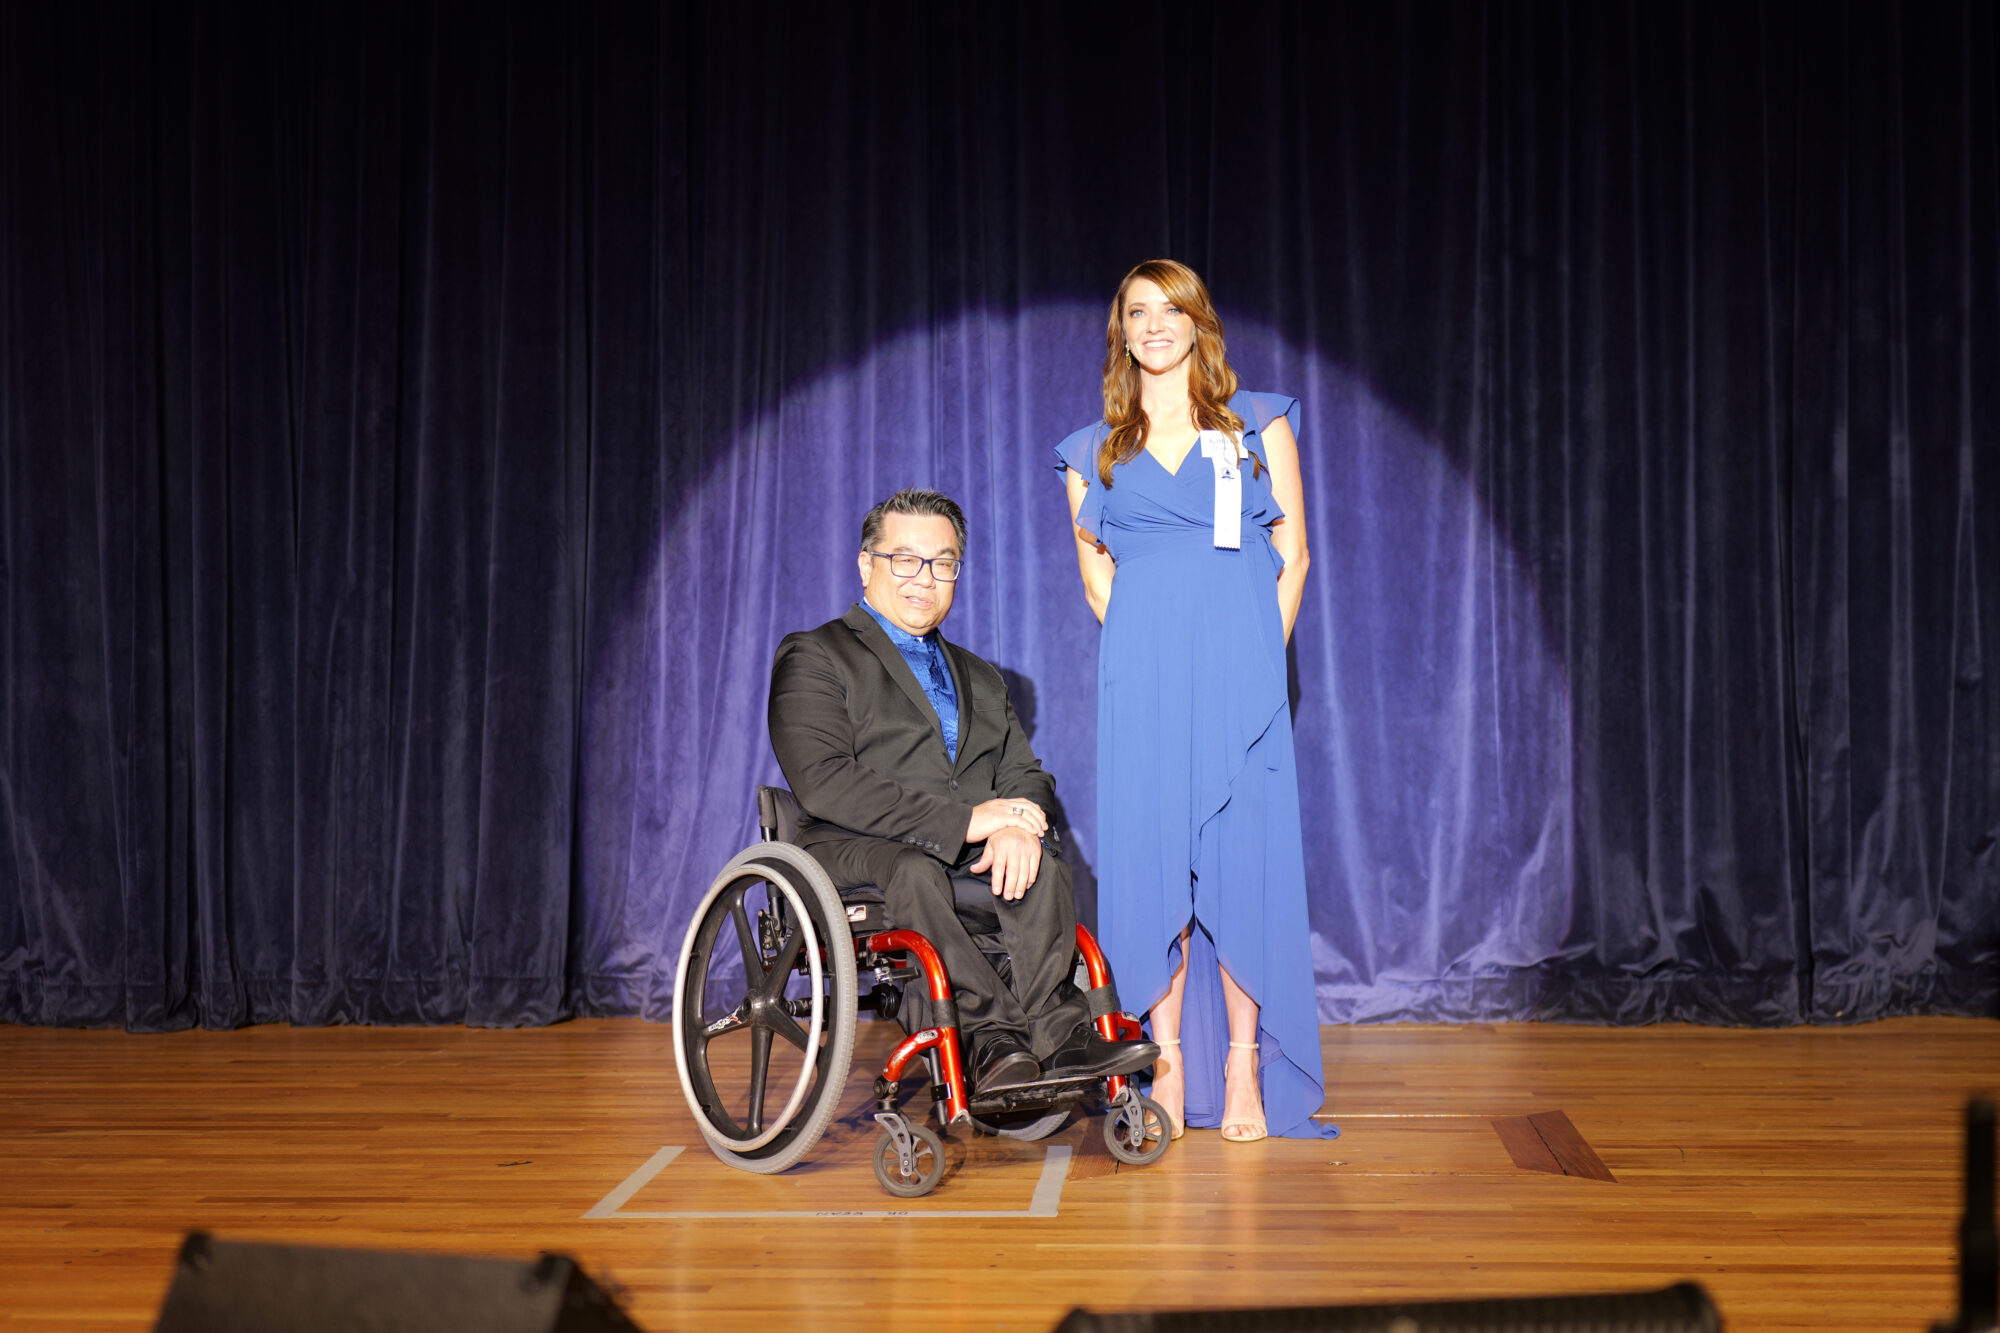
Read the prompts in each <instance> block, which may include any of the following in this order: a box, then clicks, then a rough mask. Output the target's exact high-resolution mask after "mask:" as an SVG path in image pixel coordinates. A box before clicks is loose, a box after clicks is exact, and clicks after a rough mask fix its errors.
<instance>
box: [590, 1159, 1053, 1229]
mask: <svg viewBox="0 0 2000 1333" xmlns="http://www.w3.org/2000/svg"><path fill="white" fill-rule="evenodd" d="M680 1155H681V1150H680V1149H679V1148H662V1149H660V1150H659V1151H658V1152H656V1153H654V1154H653V1155H652V1156H651V1157H649V1158H647V1159H646V1164H645V1165H644V1166H642V1167H640V1168H639V1169H638V1170H637V1171H634V1172H633V1173H632V1174H631V1175H629V1176H627V1177H625V1179H624V1181H623V1183H621V1184H620V1185H619V1186H618V1188H616V1189H614V1190H612V1191H611V1193H609V1194H607V1195H605V1196H604V1197H603V1198H602V1199H599V1200H598V1201H597V1205H596V1206H595V1207H593V1208H592V1209H591V1210H590V1211H589V1212H587V1213H585V1214H584V1215H583V1216H584V1218H585V1220H598V1219H602V1218H607V1217H610V1218H617V1219H619V1220H620V1221H627V1220H633V1219H652V1218H673V1217H1054V1216H1055V1215H1056V1212H1057V1209H1058V1208H1059V1207H1060V1205H1061V1204H1062V1192H1063V1185H1064V1184H1065V1183H1066V1182H1067V1181H1068V1180H1069V1158H1070V1150H1069V1148H1068V1147H1067V1146H1066V1145H1063V1144H1057V1145H1056V1146H1054V1147H1052V1148H1050V1149H1049V1150H1048V1154H1047V1155H1046V1156H1045V1157H1043V1158H1042V1174H1041V1178H1040V1179H1039V1180H1037V1181H1036V1182H1035V1193H1034V1197H1032V1198H1031V1199H1029V1200H1028V1206H1027V1207H1026V1208H1002V1209H973V1208H956V1209H954V1208H939V1209H930V1208H863V1209H849V1208H829V1209H822V1210H817V1211H815V1210H813V1209H808V1208H801V1209H783V1208H779V1209H762V1210H758V1211H755V1212H668V1213H660V1212H639V1211H634V1212H624V1211H622V1210H623V1208H624V1206H625V1205H626V1204H627V1203H628V1202H630V1201H631V1198H632V1196H633V1195H635V1194H637V1193H638V1192H639V1191H640V1190H642V1189H644V1188H645V1187H646V1186H647V1185H648V1184H650V1183H651V1181H652V1179H653V1177H654V1176H657V1175H659V1174H660V1172H662V1171H664V1170H665V1169H666V1167H667V1164H668V1163H669V1162H671V1161H673V1160H674V1158H676V1157H679V1156H680Z"/></svg>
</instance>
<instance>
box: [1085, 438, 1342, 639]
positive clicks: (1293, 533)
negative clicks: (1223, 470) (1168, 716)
mask: <svg viewBox="0 0 2000 1333" xmlns="http://www.w3.org/2000/svg"><path fill="white" fill-rule="evenodd" d="M1264 466H1265V467H1268V468H1270V469H1271V496H1272V498H1273V499H1275V500H1276V501H1277V502H1278V508H1280V509H1282V510H1284V511H1285V517H1284V518H1283V519H1282V520H1281V521H1280V522H1279V523H1278V525H1277V526H1276V527H1274V528H1273V529H1272V530H1271V545H1273V546H1275V547H1277V548H1278V554H1279V555H1281V556H1283V557H1284V558H1285V572H1284V573H1283V574H1280V575H1279V576H1278V614H1279V615H1281V616H1283V617H1284V621H1285V642H1287V643H1290V642H1291V641H1292V626H1293V625H1294V624H1296V623H1297V622H1298V618H1299V603H1300V602H1302V601H1303V600H1304V599H1305V595H1306V568H1307V567H1308V566H1309V565H1311V564H1312V553H1311V552H1310V551H1308V550H1307V549H1306V488H1305V481H1304V478H1303V477H1302V476H1301V475H1300V473H1299V442H1298V440H1297V438H1296V437H1294V436H1293V434H1292V423H1291V422H1289V421H1287V420H1286V419H1285V418H1283V417H1279V418H1278V419H1277V420H1276V421H1273V422H1272V423H1271V424H1270V425H1268V426H1266V427H1264ZM1070 475H1071V476H1075V475H1076V474H1075V473H1071V474H1070ZM1072 507H1073V506H1072Z"/></svg>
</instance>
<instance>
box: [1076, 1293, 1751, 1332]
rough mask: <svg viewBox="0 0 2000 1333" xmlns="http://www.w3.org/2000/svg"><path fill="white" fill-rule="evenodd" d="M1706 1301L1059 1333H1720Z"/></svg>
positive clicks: (1126, 1326) (1392, 1310) (1121, 1324)
mask: <svg viewBox="0 0 2000 1333" xmlns="http://www.w3.org/2000/svg"><path fill="white" fill-rule="evenodd" d="M1721 1328H1722V1320H1721V1318H1720V1317H1719V1316H1718V1315H1717V1314H1716V1312H1715V1306H1714V1305H1713V1304H1712V1303H1710V1301H1709V1299H1708V1293H1707V1292H1705V1291H1703V1290H1702V1289H1701V1288H1700V1287H1698V1286H1696V1285H1695V1284H1694V1283H1692V1282H1684V1283H1682V1284H1680V1285H1679V1286H1676V1287H1668V1288H1666V1289H1664V1290H1662V1291H1640V1292H1630V1293H1621V1294H1617V1295H1609V1296H1538V1297H1533V1298H1530V1299H1527V1300H1494V1301H1438V1302H1434V1303H1429V1304H1422V1305H1324V1306H1319V1307H1316V1308H1300V1309H1291V1310H1207V1311H1188V1312H1186V1313H1173V1314H1092V1313H1091V1312H1090V1311H1088V1310H1072V1311H1070V1313H1069V1317H1068V1318H1067V1319H1065V1320H1063V1321H1062V1323H1060V1324H1058V1325H1056V1333H1719V1330H1720V1329H1721Z"/></svg>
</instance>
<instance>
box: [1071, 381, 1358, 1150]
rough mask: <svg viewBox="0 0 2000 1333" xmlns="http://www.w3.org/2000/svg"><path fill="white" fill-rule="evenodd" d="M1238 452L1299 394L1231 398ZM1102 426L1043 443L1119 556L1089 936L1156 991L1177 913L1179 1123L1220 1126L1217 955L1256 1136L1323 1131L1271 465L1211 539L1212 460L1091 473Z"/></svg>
mask: <svg viewBox="0 0 2000 1333" xmlns="http://www.w3.org/2000/svg"><path fill="white" fill-rule="evenodd" d="M1229 405H1230V407H1231V409H1232V410H1234V411H1235V412H1236V414H1237V415H1238V416H1240V417H1242V418H1243V428H1244V429H1243V441H1242V443H1243V447H1244V449H1245V450H1246V451H1247V452H1248V453H1249V454H1252V455H1256V456H1257V457H1258V458H1260V459H1261V457H1262V455H1263V441H1262V434H1263V430H1264V428H1265V427H1266V426H1268V425H1269V424H1270V423H1271V422H1273V421H1275V420H1276V419H1277V418H1278V417H1280V416H1284V417H1286V418H1287V419H1288V420H1289V421H1290V422H1291V425H1292V428H1293V432H1294V434H1295V435H1296V433H1297V429H1298V420H1297V415H1298V402H1297V400H1296V399H1293V398H1288V397H1286V396H1284V395H1282V394H1268V393H1250V392H1242V393H1238V394H1237V395H1236V396H1235V397H1234V398H1232V399H1231V400H1230V404H1229ZM1108 433H1109V428H1108V427H1106V426H1105V425H1104V424H1103V423H1101V422H1100V423H1099V424H1097V425H1095V426H1088V427H1085V428H1084V429H1082V430H1079V431H1077V432H1075V433H1074V434H1072V435H1070V436H1069V437H1068V438H1066V439H1065V440H1063V442H1062V443H1061V444H1059V445H1058V446H1056V454H1057V460H1058V461H1057V464H1056V466H1057V468H1058V469H1059V470H1061V469H1070V470H1074V471H1075V472H1077V473H1078V474H1079V475H1081V476H1082V477H1083V478H1084V480H1085V481H1086V482H1087V483H1088V490H1086V492H1085V493H1084V498H1083V503H1082V505H1081V507H1080V508H1079V510H1078V513H1077V525H1078V526H1079V527H1080V528H1082V529H1083V530H1084V531H1085V532H1086V533H1088V534H1091V535H1093V536H1095V537H1096V538H1097V540H1099V541H1101V542H1102V543H1103V544H1104V546H1105V549H1106V550H1108V551H1109V552H1110V554H1111V557H1112V559H1113V560H1115V561H1116V562H1117V573H1116V574H1115V575H1114V576H1113V579H1112V585H1111V602H1110V605H1109V607H1108V609H1107V610H1106V613H1105V616H1104V629H1103V632H1102V635H1101V637H1100V639H1099V648H1098V659H1097V865H1096V871H1097V885H1098V897H1097V915H1098V935H1099V939H1100V942H1101V943H1102V944H1103V946H1104V949H1105V952H1106V954H1107V956H1108V957H1109V958H1110V960H1111V967H1112V972H1113V975H1114V976H1115V978H1116V979H1117V983H1118V990H1119V994H1120V997H1121V998H1122V999H1123V1000H1124V1002H1125V1004H1126V1007H1127V1008H1134V1009H1145V1008H1150V1007H1151V1005H1152V1004H1153V1003H1154V1002H1155V1001H1157V1000H1159V999H1160V998H1161V997H1162V996H1164V995H1165V994H1166V991H1167V982H1168V980H1169V979H1170V977H1171V976H1172V974H1173V969H1174V967H1175V966H1176V964H1177V962H1178V955H1179V952H1180V946H1179V939H1180V935H1181V931H1182V930H1183V929H1184V928H1185V927H1187V926H1188V925H1189V923H1190V922H1192V923H1193V925H1194V927H1195V929H1194V930H1193V932H1192V933H1191V936H1190V945H1189V953H1190V955H1191V957H1190V959H1189V963H1190V966H1189V969H1188V984H1187V991H1186V1001H1185V1008H1184V1010H1183V1017H1182V1021H1181V1053H1182V1055H1183V1057H1184V1058H1185V1067H1186V1069H1187V1123H1188V1124H1190V1125H1194V1126H1216V1125H1220V1124H1221V1123H1222V1108H1223V1077H1222V1075H1223V1061H1224V1058H1225V1056H1226V1055H1227V1052H1228V1045H1229V1028H1228V1021H1227V1018H1226V1016H1225V1012H1224V1009H1223V997H1222V982H1221V979H1220V977H1219V976H1218V975H1217V972H1216V962H1217V960H1218V959H1219V960H1220V961H1221V964H1222V966H1223V967H1225V968H1227V969H1228V970H1229V974H1230V976H1232V977H1234V978H1235V979H1236V982H1237V984H1238V985H1240V986H1242V987H1243V989H1244V990H1245V991H1246V992H1248V993H1249V995H1250V996H1251V997H1252V998H1253V999H1255V1000H1256V1001H1257V1002H1258V1003H1259V1004H1260V1005H1261V1006H1262V1009H1261V1013H1260V1015H1259V1020H1258V1021H1259V1027H1260V1031H1259V1032H1258V1041H1259V1043H1260V1045H1261V1049H1260V1050H1259V1051H1258V1052H1257V1055H1258V1060H1259V1068H1260V1071H1261V1077H1262V1081H1263V1094H1264V1112H1265V1116H1266V1118H1267V1119H1268V1121H1269V1123H1270V1132H1271V1133H1272V1134H1278V1135H1290V1136H1292V1137H1313V1136H1318V1135H1325V1134H1330V1133H1338V1132H1339V1131H1338V1130H1336V1129H1334V1128H1333V1127H1332V1126H1329V1125H1321V1124H1319V1123H1317V1122H1315V1121H1313V1120H1312V1119H1311V1117H1312V1115H1313V1113H1314V1112H1316V1111H1318V1110H1319V1109H1320V1105H1321V1103H1322V1102H1323V1101H1324V1100H1325V1092H1326V1083H1325V1078H1324V1076H1323V1073H1322V1066H1321V1061H1320V1046H1319V1010H1318V1005H1317V1002H1316V999H1315V996H1314V988H1313V965H1312V944H1311V932H1310V927H1309V925H1308V922H1307V917H1306V882H1305V854H1304V850H1303V846H1302V840H1301V835H1300V828H1299V791H1298V773H1297V769H1296V768H1295V766H1294V761H1293V753H1292V719H1291V710H1290V707H1289V700H1288V698H1287V695H1286V673H1285V635H1284V622H1283V619H1282V618H1281V616H1280V614H1279V611H1278V594H1277V581H1278V574H1279V573H1280V571H1281V570H1282V569H1283V568H1284V560H1283V557H1281V556H1280V555H1279V554H1278V552H1277V550H1276V548H1275V547H1274V546H1273V545H1272V544H1271V526H1272V524H1273V523H1275V522H1276V521H1277V520H1278V519H1279V518H1281V517H1282V516H1283V511H1282V510H1281V509H1279V507H1278V504H1277V502H1276V500H1275V499H1273V498H1272V495H1271V487H1270V474H1269V473H1268V472H1266V471H1263V470H1261V469H1258V468H1252V467H1251V466H1248V465H1247V464H1246V465H1245V466H1244V467H1243V468H1242V470H1241V475H1242V478H1243V510H1242V534H1241V542H1242V545H1241V547H1240V549H1237V550H1228V549H1222V548H1218V547H1217V546H1216V545H1215V522H1214V520H1215V486H1216V480H1215V472H1214V469H1213V467H1212V465H1211V464H1210V462H1209V460H1208V459H1207V458H1206V457H1204V456H1203V454H1202V451H1201V450H1200V449H1199V448H1195V449H1192V450H1190V451H1189V453H1188V456H1187V457H1186V458H1185V459H1183V460H1182V462H1181V465H1180V469H1179V471H1177V472H1173V473H1169V472H1168V471H1167V470H1166V469H1165V468H1164V467H1163V466H1161V465H1160V463H1159V461H1158V460H1157V459H1155V458H1154V457H1153V456H1152V455H1151V454H1149V453H1146V452H1145V451H1143V450H1142V451H1140V453H1139V454H1138V456H1137V457H1135V458H1133V459H1132V460H1131V461H1130V462H1128V463H1122V464H1120V465H1119V466H1118V467H1117V468H1116V469H1115V470H1114V473H1113V476H1112V485H1111V486H1110V487H1109V488H1106V487H1105V486H1104V485H1103V483H1102V482H1101V481H1100V480H1099V479H1098V475H1097V450H1098V447H1099V445H1100V444H1101V443H1102V442H1103V440H1104V437H1105V436H1106V435H1107V434H1108Z"/></svg>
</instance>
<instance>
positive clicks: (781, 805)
mask: <svg viewBox="0 0 2000 1333" xmlns="http://www.w3.org/2000/svg"><path fill="white" fill-rule="evenodd" d="M805 822H806V812H805V811H804V810H802V809H800V808H799V798H798V797H796V796H794V795H792V793H791V792H790V790H788V789H787V788H784V787H759V788H758V789H757V826H758V827H759V828H760V829H762V830H763V831H764V838H765V840H766V841H768V842H794V841H796V840H797V839H798V836H799V828H800V827H801V826H802V825H803V824H804V823H805Z"/></svg>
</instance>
